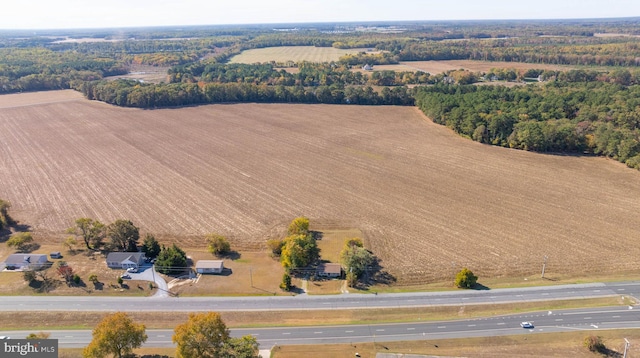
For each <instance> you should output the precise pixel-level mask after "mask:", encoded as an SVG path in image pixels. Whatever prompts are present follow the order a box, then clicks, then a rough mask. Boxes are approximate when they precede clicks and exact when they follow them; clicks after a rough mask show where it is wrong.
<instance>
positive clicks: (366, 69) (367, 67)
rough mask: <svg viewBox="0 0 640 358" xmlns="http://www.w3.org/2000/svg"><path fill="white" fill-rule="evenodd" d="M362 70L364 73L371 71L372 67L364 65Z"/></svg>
mask: <svg viewBox="0 0 640 358" xmlns="http://www.w3.org/2000/svg"><path fill="white" fill-rule="evenodd" d="M362 69H363V70H365V71H373V66H371V65H369V64H366V65H364V66H362Z"/></svg>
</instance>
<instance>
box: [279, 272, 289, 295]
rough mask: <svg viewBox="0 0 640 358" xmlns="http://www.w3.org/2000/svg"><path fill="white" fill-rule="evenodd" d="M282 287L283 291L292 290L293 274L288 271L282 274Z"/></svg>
mask: <svg viewBox="0 0 640 358" xmlns="http://www.w3.org/2000/svg"><path fill="white" fill-rule="evenodd" d="M280 288H281V289H282V290H283V291H287V292H289V291H291V276H290V275H289V274H288V273H285V274H284V275H282V283H280Z"/></svg>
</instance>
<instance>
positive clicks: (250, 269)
mask: <svg viewBox="0 0 640 358" xmlns="http://www.w3.org/2000/svg"><path fill="white" fill-rule="evenodd" d="M249 279H250V280H251V288H253V267H249Z"/></svg>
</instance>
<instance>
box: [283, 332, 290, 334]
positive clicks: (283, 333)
mask: <svg viewBox="0 0 640 358" xmlns="http://www.w3.org/2000/svg"><path fill="white" fill-rule="evenodd" d="M282 334H291V332H282Z"/></svg>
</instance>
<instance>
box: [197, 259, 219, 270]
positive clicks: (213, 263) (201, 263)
mask: <svg viewBox="0 0 640 358" xmlns="http://www.w3.org/2000/svg"><path fill="white" fill-rule="evenodd" d="M199 268H212V269H222V268H224V261H222V260H198V262H196V269H199Z"/></svg>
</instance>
